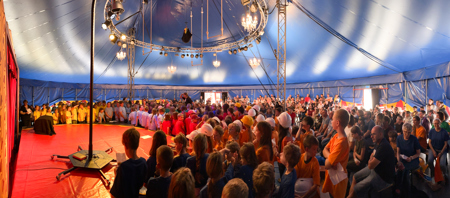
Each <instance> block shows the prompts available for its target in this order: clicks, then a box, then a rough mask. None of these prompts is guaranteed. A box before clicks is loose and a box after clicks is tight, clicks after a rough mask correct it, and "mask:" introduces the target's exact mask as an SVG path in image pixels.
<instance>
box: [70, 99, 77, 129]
mask: <svg viewBox="0 0 450 198" xmlns="http://www.w3.org/2000/svg"><path fill="white" fill-rule="evenodd" d="M77 109H78V102H72V112H71V113H72V124H78V113H77Z"/></svg>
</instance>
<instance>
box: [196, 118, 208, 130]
mask: <svg viewBox="0 0 450 198" xmlns="http://www.w3.org/2000/svg"><path fill="white" fill-rule="evenodd" d="M208 119H209V117H208V115H203V117H202V121H201V122H200V123H198V124H197V126H196V127H195V128H196V129H199V128H201V127H202V126H203V124H205V123H206V121H207V120H208Z"/></svg>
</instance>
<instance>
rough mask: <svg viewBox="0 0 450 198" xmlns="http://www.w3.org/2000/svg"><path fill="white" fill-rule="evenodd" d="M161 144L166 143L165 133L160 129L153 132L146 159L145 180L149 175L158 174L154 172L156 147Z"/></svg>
mask: <svg viewBox="0 0 450 198" xmlns="http://www.w3.org/2000/svg"><path fill="white" fill-rule="evenodd" d="M162 145H167V138H166V134H164V132H162V131H156V132H155V134H153V141H152V148H151V149H150V153H149V155H150V157H149V158H148V159H147V169H148V171H147V174H146V177H145V182H147V181H148V180H149V179H150V178H151V177H154V176H155V175H159V174H157V173H155V172H156V149H158V148H159V147H160V146H162Z"/></svg>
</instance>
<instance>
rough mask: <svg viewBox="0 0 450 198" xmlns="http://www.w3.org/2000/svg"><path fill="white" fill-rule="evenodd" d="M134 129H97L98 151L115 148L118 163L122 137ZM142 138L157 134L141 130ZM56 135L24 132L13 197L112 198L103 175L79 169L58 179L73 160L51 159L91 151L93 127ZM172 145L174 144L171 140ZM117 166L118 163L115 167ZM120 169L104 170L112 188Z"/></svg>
mask: <svg viewBox="0 0 450 198" xmlns="http://www.w3.org/2000/svg"><path fill="white" fill-rule="evenodd" d="M130 127H131V126H124V125H94V134H93V145H94V150H106V149H107V148H109V147H113V152H112V153H110V155H111V156H112V157H113V158H114V159H115V158H116V152H120V153H124V152H125V151H124V147H123V145H122V134H123V132H124V131H125V130H126V129H128V128H130ZM138 131H139V132H140V133H141V137H142V136H145V135H151V136H152V135H153V133H154V132H153V131H148V130H145V129H140V128H138ZM55 132H56V135H53V136H47V135H36V134H34V131H33V130H32V129H31V130H24V131H22V137H21V142H20V148H19V156H18V160H17V169H16V177H15V181H14V189H13V193H12V197H14V198H15V197H26V198H29V197H110V194H109V189H110V187H106V186H105V182H104V181H103V180H102V179H101V176H100V174H99V173H98V172H97V171H95V170H92V171H91V170H82V169H77V170H74V171H72V172H71V173H69V174H67V175H65V176H61V181H58V180H56V175H58V173H60V172H62V171H63V170H65V169H68V168H71V167H72V164H71V163H70V161H69V159H59V158H58V159H57V158H55V159H54V160H52V159H51V155H53V154H57V155H69V154H72V153H75V152H76V151H77V148H78V145H80V146H81V147H82V148H83V149H85V150H86V149H88V141H89V125H87V124H83V125H56V126H55ZM167 139H168V142H172V141H171V140H170V139H171V137H170V136H169V137H168V138H167ZM151 141H152V139H151V138H149V139H142V138H141V141H140V145H139V149H138V151H137V153H138V156H139V157H143V158H145V159H147V158H148V153H149V151H150V147H151ZM113 164H115V163H113ZM115 168H116V166H113V165H111V164H110V165H108V166H106V167H105V168H103V172H104V173H105V175H106V177H107V178H109V179H110V181H111V186H112V184H113V181H114V170H115Z"/></svg>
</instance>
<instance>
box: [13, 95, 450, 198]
mask: <svg viewBox="0 0 450 198" xmlns="http://www.w3.org/2000/svg"><path fill="white" fill-rule="evenodd" d="M339 104H340V98H339V96H337V95H336V96H335V97H330V96H329V95H328V94H327V97H324V96H323V95H321V96H318V95H317V96H316V97H315V98H311V97H310V96H309V94H308V95H307V96H306V97H300V96H299V95H297V96H296V97H295V98H294V97H291V96H289V97H288V98H287V100H286V103H281V102H278V101H277V100H276V99H275V98H274V97H273V96H264V97H263V96H260V97H258V98H257V99H256V100H254V101H250V99H249V98H248V97H245V98H244V97H235V98H232V99H229V100H227V101H225V102H223V104H216V103H211V102H210V101H209V100H206V101H203V100H200V101H192V100H191V99H190V97H189V96H188V95H187V94H186V93H185V94H182V96H181V97H180V100H160V101H150V100H142V101H135V102H134V103H132V102H131V101H128V100H126V99H124V100H123V101H114V102H105V101H103V102H98V103H95V104H93V109H92V110H93V120H92V122H95V123H114V122H117V123H129V124H130V125H132V126H134V127H141V128H145V129H148V130H152V131H155V133H154V135H153V136H152V145H151V149H150V151H149V156H150V157H149V158H148V159H144V158H142V157H139V156H137V154H136V150H137V148H138V147H139V139H140V134H139V132H138V131H137V130H136V129H135V128H131V129H128V130H127V131H125V132H124V133H123V136H122V143H123V145H124V147H125V151H126V155H127V157H128V158H129V159H128V160H127V161H125V162H123V163H121V164H120V165H119V166H118V169H117V173H116V178H115V181H114V184H113V186H112V188H111V191H110V192H111V195H112V196H114V197H138V196H139V192H140V189H141V196H142V194H146V195H145V196H146V197H225V198H226V197H233V198H238V197H320V192H319V191H322V192H323V193H329V194H330V195H331V196H332V197H336V198H338V197H368V196H370V195H373V194H377V193H378V194H379V193H381V192H383V191H392V192H393V193H395V194H397V195H406V194H408V193H410V192H411V191H410V188H411V184H410V175H411V174H410V173H416V172H417V173H418V175H419V176H421V177H422V178H424V179H425V180H429V178H428V177H430V178H434V181H435V183H436V185H443V184H445V182H446V181H448V173H447V170H448V168H447V164H446V162H447V152H448V144H449V143H450V141H449V133H450V127H449V124H448V122H447V119H448V114H447V112H446V111H445V108H444V104H443V103H442V102H440V101H436V103H434V101H433V100H430V101H429V104H428V105H427V106H425V107H420V108H416V107H415V108H414V111H412V112H411V111H402V110H401V109H400V108H398V107H383V108H380V107H378V106H375V107H374V108H373V109H370V110H366V109H364V108H362V107H355V106H348V107H341V106H339ZM89 106H90V105H89V104H88V103H83V102H72V103H62V102H60V103H58V104H57V107H53V108H50V107H49V106H47V105H43V106H42V107H40V106H36V107H34V108H31V107H29V106H28V105H27V102H26V101H24V106H22V107H21V110H20V114H21V120H22V122H23V124H22V125H23V126H30V124H31V122H33V120H36V119H38V118H39V117H40V116H52V117H53V120H54V124H78V123H89V122H91V120H90V109H89ZM283 106H286V110H284V108H283ZM168 136H172V137H174V138H173V141H174V143H173V144H168V143H167V137H168ZM435 162H436V163H435ZM275 169H278V170H277V171H275ZM321 171H322V172H324V177H322V180H323V183H322V184H321ZM275 172H279V174H280V176H279V179H276V177H275ZM424 173H425V174H424ZM142 187H146V189H147V190H146V193H145V191H144V193H143V192H142V189H143V188H142Z"/></svg>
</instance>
